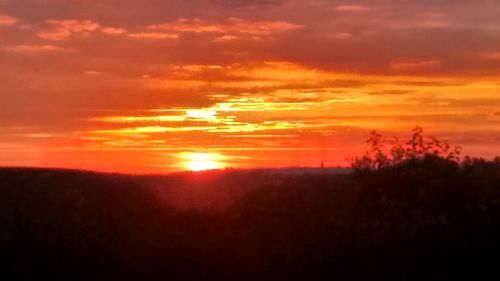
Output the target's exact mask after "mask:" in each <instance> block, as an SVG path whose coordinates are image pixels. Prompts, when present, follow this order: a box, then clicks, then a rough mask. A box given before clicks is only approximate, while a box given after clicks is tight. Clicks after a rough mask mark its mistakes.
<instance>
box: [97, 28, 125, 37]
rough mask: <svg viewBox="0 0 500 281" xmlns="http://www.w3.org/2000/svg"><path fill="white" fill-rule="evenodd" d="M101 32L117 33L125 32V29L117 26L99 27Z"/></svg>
mask: <svg viewBox="0 0 500 281" xmlns="http://www.w3.org/2000/svg"><path fill="white" fill-rule="evenodd" d="M101 32H102V33H105V34H111V35H118V34H124V33H127V30H126V29H124V28H119V27H103V28H101Z"/></svg>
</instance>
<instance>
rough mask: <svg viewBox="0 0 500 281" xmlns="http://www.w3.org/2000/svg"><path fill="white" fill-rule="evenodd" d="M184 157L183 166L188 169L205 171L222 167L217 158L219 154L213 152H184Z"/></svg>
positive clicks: (219, 157)
mask: <svg viewBox="0 0 500 281" xmlns="http://www.w3.org/2000/svg"><path fill="white" fill-rule="evenodd" d="M182 156H183V158H184V159H185V162H184V167H185V169H186V170H189V171H195V172H198V171H206V170H216V169H221V168H223V165H222V163H221V162H219V159H221V156H220V155H218V154H215V153H185V154H183V155H182Z"/></svg>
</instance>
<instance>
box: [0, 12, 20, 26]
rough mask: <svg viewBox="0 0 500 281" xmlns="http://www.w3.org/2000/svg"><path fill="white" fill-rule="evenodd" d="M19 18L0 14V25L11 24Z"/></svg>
mask: <svg viewBox="0 0 500 281" xmlns="http://www.w3.org/2000/svg"><path fill="white" fill-rule="evenodd" d="M18 21H19V20H18V19H17V18H15V17H11V16H8V15H2V14H0V26H11V25H14V24H16V23H17V22H18Z"/></svg>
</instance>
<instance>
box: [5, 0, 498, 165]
mask: <svg viewBox="0 0 500 281" xmlns="http://www.w3.org/2000/svg"><path fill="white" fill-rule="evenodd" d="M498 14H500V2H498V1H489V0H481V1H470V0H457V1H445V0H437V1H417V0H410V1H389V0H382V1H372V0H365V1H334V0H308V1H299V0H289V1H285V0H282V1H279V0H253V1H240V0H195V1H175V0H171V1H159V0H147V1H118V0H96V1H89V0H79V1H63V0H1V1H0V38H1V40H0V83H1V85H2V86H1V88H0V104H2V107H1V109H0V128H2V130H1V132H0V136H1V138H0V152H5V153H3V156H0V165H13V164H19V165H55V166H75V167H83V168H92V167H87V166H88V165H90V164H89V162H81V163H80V162H78V163H73V162H71V163H69V162H67V161H68V160H67V159H68V158H71V157H72V156H71V155H76V154H78V153H80V154H82V153H83V152H85V153H88V155H90V156H88V157H91V156H92V157H94V156H95V154H93V153H92V151H95V150H99V151H101V153H102V151H113V150H122V151H129V152H130V151H137V150H140V149H150V150H151V149H154V150H155V151H160V152H161V153H166V154H165V155H166V156H165V155H164V156H161V157H166V158H168V157H169V155H172V153H174V154H175V153H176V152H175V151H181V150H198V149H201V148H206V147H212V148H213V149H218V150H230V151H234V152H227V153H228V154H231V153H232V154H234V157H233V158H231V159H236V160H234V161H235V165H238V164H241V165H242V166H252V163H251V159H249V158H248V157H247V156H248V155H247V154H245V153H244V152H243V150H245V149H247V150H248V149H258V148H261V149H264V150H270V151H281V150H283V149H285V150H286V149H291V150H297V148H298V147H302V148H314V147H318V146H319V145H321V146H322V147H323V146H325V144H324V143H327V145H326V146H327V147H329V148H330V149H331V150H335V153H336V155H337V156H335V157H334V156H331V157H332V158H331V159H335V160H331V161H332V163H331V164H342V163H344V162H343V160H342V159H345V157H347V156H349V154H351V153H353V151H358V150H359V149H360V147H359V145H361V144H362V142H363V138H364V137H363V136H364V134H365V133H366V132H367V131H368V130H370V129H373V128H380V129H383V130H386V131H388V132H390V133H394V134H398V133H400V132H401V131H402V130H407V129H409V128H411V127H412V126H413V125H415V124H420V125H422V126H424V127H426V128H428V129H429V130H430V131H431V132H433V133H434V132H435V133H438V134H442V135H443V136H444V137H446V138H448V139H450V140H456V141H457V142H460V143H461V144H464V145H467V144H469V145H470V146H469V147H471V152H474V153H477V154H481V155H489V154H491V152H488V151H492V150H494V149H497V148H498V147H499V143H500V140H499V139H498V133H500V126H499V122H500V119H499V118H498V112H500V96H498V92H499V90H500V83H499V82H498V78H497V77H498V75H499V74H500V73H499V72H500V71H499V70H500V37H499V36H498V35H499V34H500V19H499V18H498ZM360 138H361V139H360ZM240 150H241V151H240ZM49 151H52V152H54V151H57V153H59V154H60V156H58V157H59V158H57V159H56V160H51V159H50V158H48V156H47V155H48V154H50V153H49ZM89 151H90V152H89ZM160 152H158V153H160ZM151 153H152V154H151V155H150V157H148V160H147V161H146V160H144V163H153V162H154V163H156V164H151V165H149V164H148V165H149V166H148V165H146V164H144V165H145V166H143V167H142V168H140V170H144V171H149V170H154V171H156V170H161V169H163V168H164V165H167V166H168V164H165V163H163V162H161V161H159V160H158V159H159V158H158V157H159V156H158V154H157V153H156V152H151ZM269 153H271V152H269ZM270 155H271V154H270ZM276 155H277V156H276V158H275V160H276V161H274V160H273V157H272V156H271V157H269V159H270V160H269V163H268V164H269V165H274V164H276V165H285V164H286V161H285V160H283V159H282V158H280V157H281V156H279V157H278V153H277V152H276ZM239 156H241V158H238V157H239ZM95 157H97V156H95ZM100 157H101V156H100ZM102 157H104V156H102ZM155 157H156V158H155ZM2 158H3V159H2ZM54 159H55V158H54ZM151 159H157V160H158V161H156V160H155V161H152V160H151ZM65 161H66V162H65ZM148 161H149V162H148ZM172 161H173V160H172ZM245 161H246V162H245ZM311 161H312V160H311ZM314 161H316V160H314ZM160 162H161V164H158V163H160ZM167 162H168V161H167ZM240 162H241V163H240ZM243 162H244V163H243ZM311 163H313V162H311ZM292 164H294V163H290V165H292ZM113 165H114V164H113V163H110V164H109V165H108V166H106V167H102V168H103V169H107V170H115V169H116V170H124V169H125V170H133V167H128V168H124V167H121V166H120V167H119V166H113ZM259 165H266V163H259Z"/></svg>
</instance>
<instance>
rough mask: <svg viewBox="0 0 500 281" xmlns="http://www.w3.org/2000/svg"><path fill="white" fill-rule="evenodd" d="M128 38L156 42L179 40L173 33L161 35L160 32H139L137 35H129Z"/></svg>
mask: <svg viewBox="0 0 500 281" xmlns="http://www.w3.org/2000/svg"><path fill="white" fill-rule="evenodd" d="M128 37H130V38H134V39H152V40H158V39H177V38H179V35H178V34H174V33H161V32H139V33H130V34H129V35H128Z"/></svg>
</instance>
